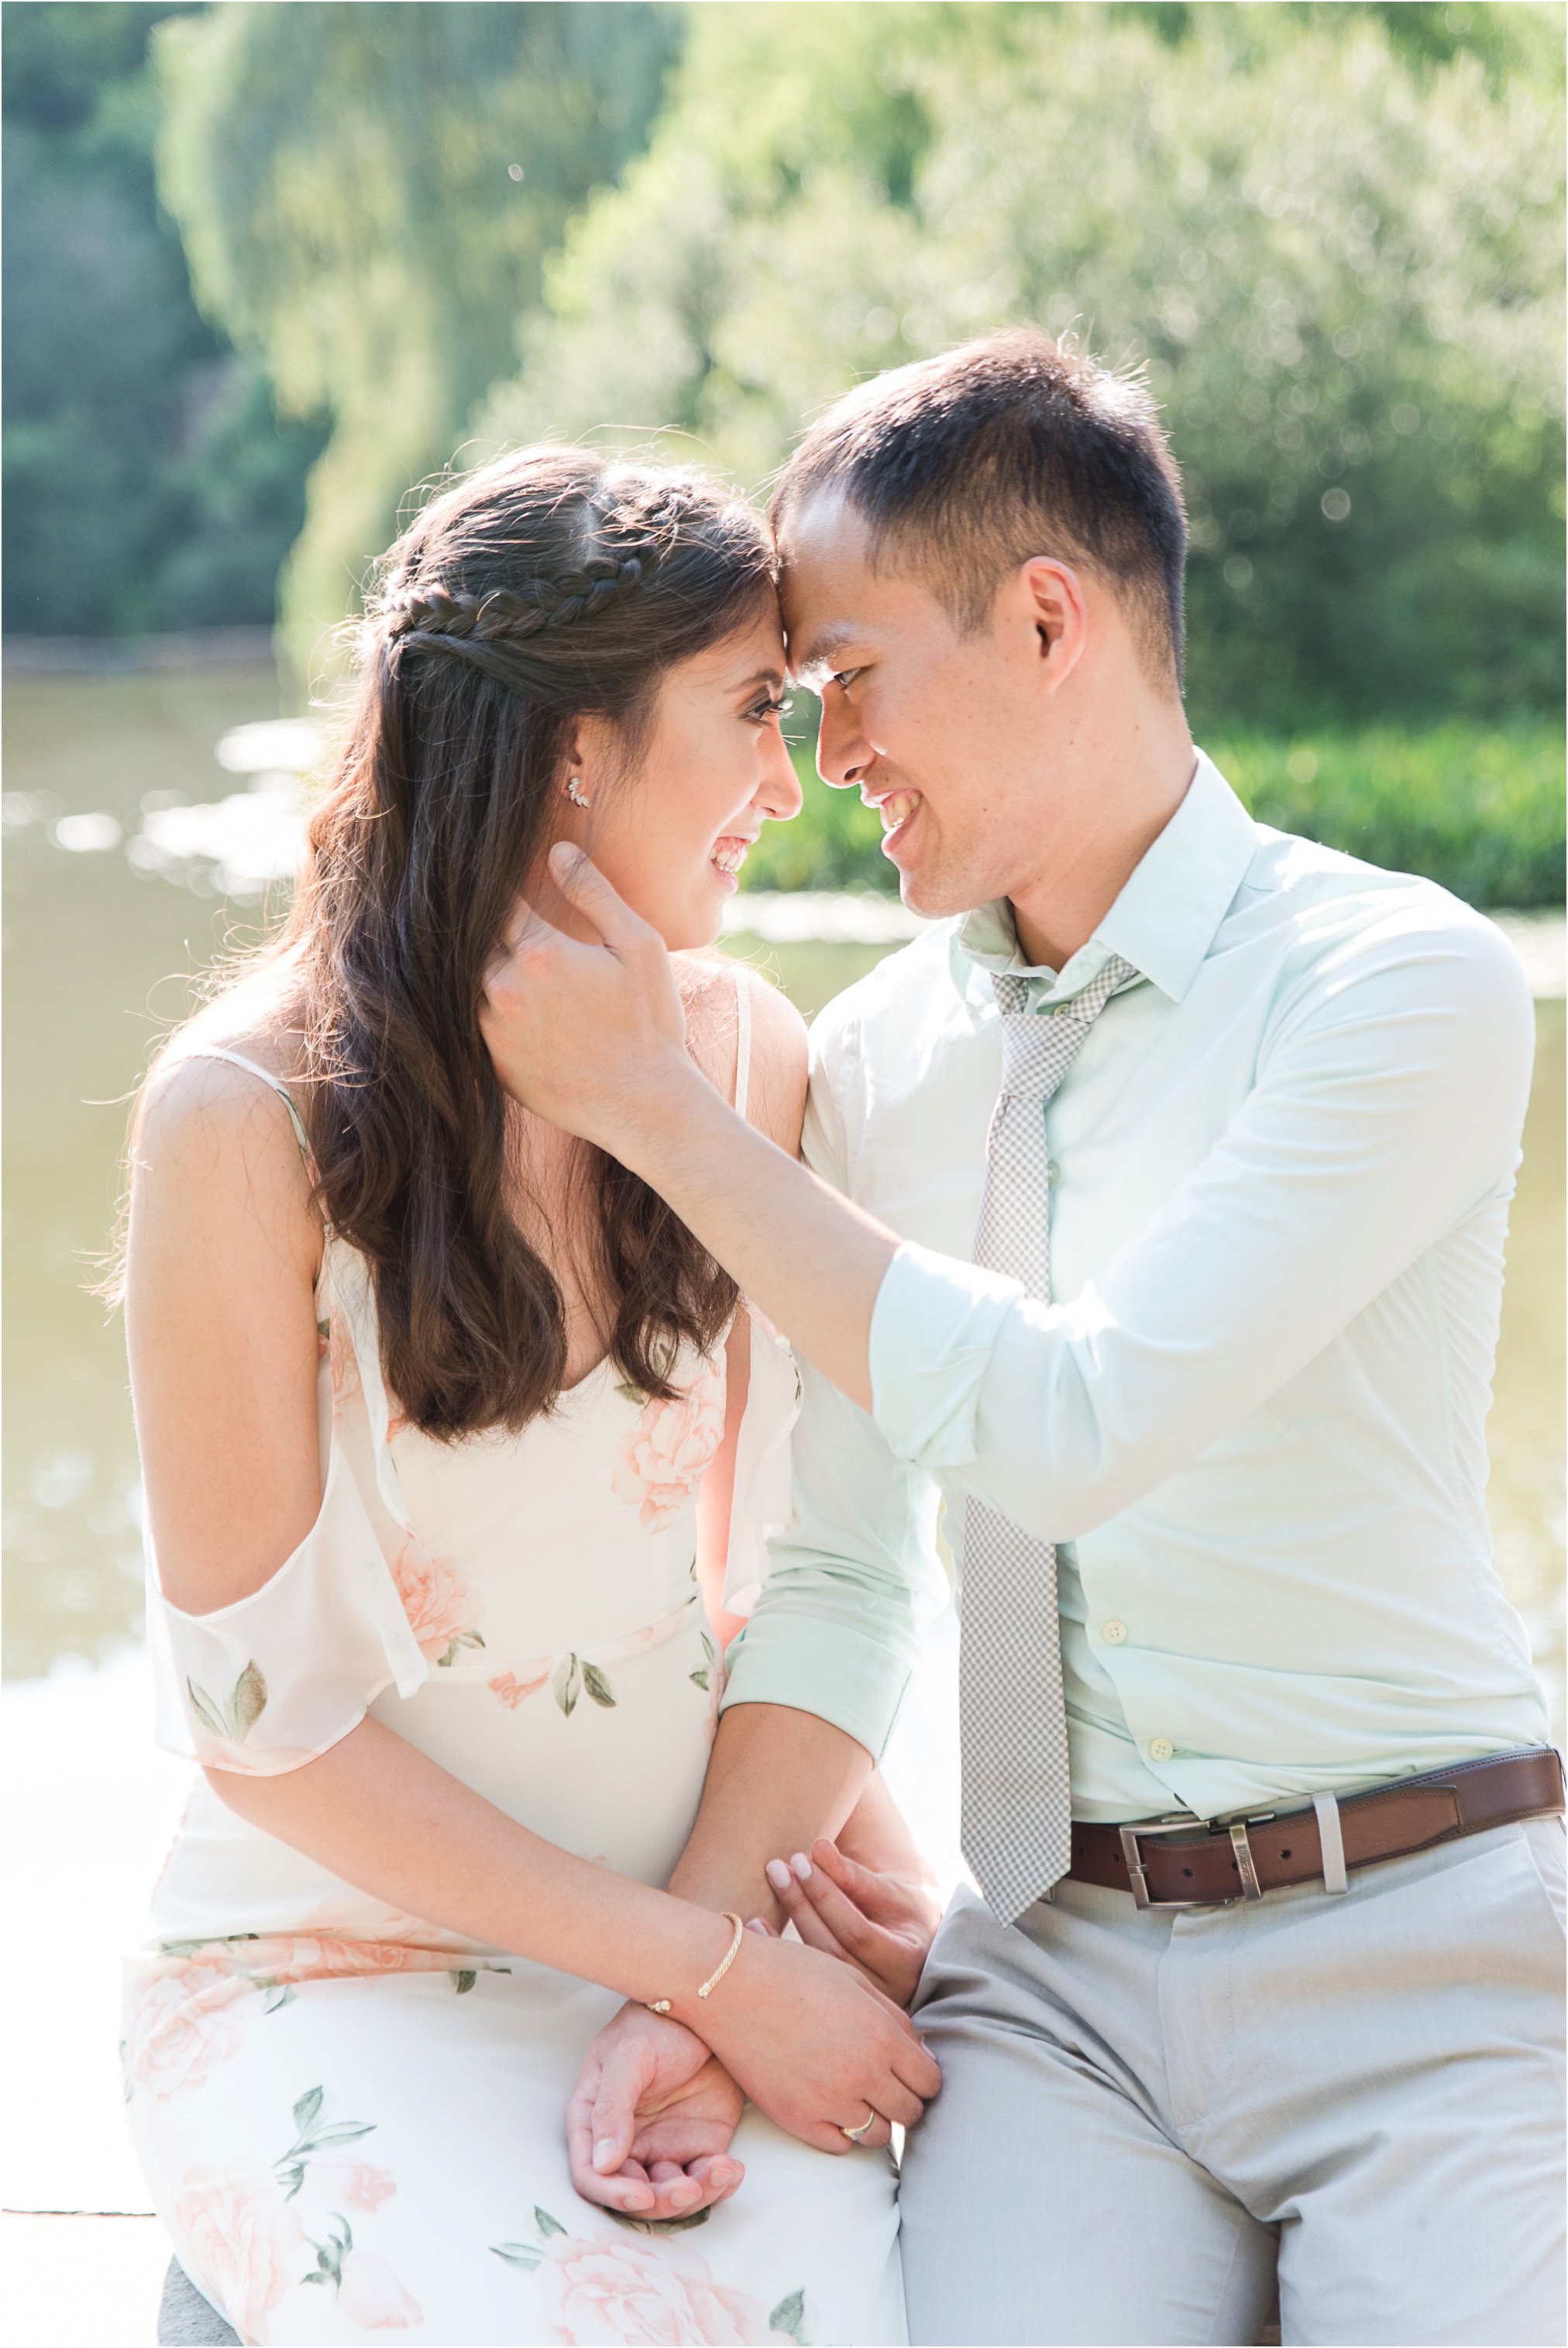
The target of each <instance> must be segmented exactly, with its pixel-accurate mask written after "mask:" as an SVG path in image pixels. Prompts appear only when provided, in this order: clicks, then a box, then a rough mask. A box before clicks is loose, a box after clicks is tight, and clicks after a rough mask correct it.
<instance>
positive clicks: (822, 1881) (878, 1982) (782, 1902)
mask: <svg viewBox="0 0 1568 2348" xmlns="http://www.w3.org/2000/svg"><path fill="white" fill-rule="evenodd" d="M767 1877H768V1881H769V1882H770V1883H771V1884H772V1886H773V1888H774V1892H775V1893H776V1895H777V1898H778V1903H779V1906H780V1907H781V1908H782V1909H783V1910H784V1914H785V1915H786V1916H787V1917H788V1918H789V1919H790V1921H791V1922H792V1923H793V1924H794V1928H795V1931H797V1932H798V1933H799V1934H800V1937H801V1939H802V1940H803V1941H804V1942H805V1943H806V1946H807V1947H808V1948H813V1949H822V1950H824V1951H825V1952H826V1953H827V1955H829V1956H830V1957H840V1958H842V1959H843V1961H844V1962H845V1963H846V1964H852V1965H857V1966H858V1967H859V1968H860V1971H861V1972H863V1973H864V1974H865V1975H866V1979H867V1980H868V1981H870V1982H872V1983H873V1984H874V1985H875V1987H876V1988H877V1989H879V1990H880V1991H881V1992H882V1994H883V1995H884V1996H885V1997H889V1998H891V1999H892V2001H893V2003H894V2004H895V2005H903V2006H907V2004H908V2003H909V2001H910V1999H911V1998H912V1997H913V1996H914V1994H915V1992H916V1991H917V1989H918V1987H919V1985H920V1974H921V1971H922V1969H923V1968H924V1965H925V1962H926V1958H927V1952H929V1950H930V1946H931V1942H932V1941H934V1940H935V1938H936V1935H937V1927H938V1924H939V1923H940V1922H941V1921H942V1904H941V1901H940V1900H938V1897H937V1892H936V1887H935V1886H934V1884H932V1883H931V1882H929V1881H928V1880H926V1879H920V1878H917V1877H915V1876H912V1875H894V1874H889V1873H881V1872H878V1871H876V1870H875V1869H871V1868H869V1867H862V1866H860V1865H859V1864H858V1862H857V1861H856V1860H855V1859H846V1858H845V1856H844V1854H843V1852H842V1851H840V1849H838V1846H837V1845H836V1843H832V1842H829V1841H828V1840H827V1839H826V1838H825V1837H824V1838H822V1839H821V1840H820V1841H817V1842H814V1843H813V1844H812V1847H811V1852H810V1856H809V1857H808V1856H807V1855H806V1854H805V1853H804V1851H797V1852H796V1853H795V1855H794V1859H789V1860H785V1859H769V1861H768V1866H767ZM764 1929H765V1928H764Z"/></svg>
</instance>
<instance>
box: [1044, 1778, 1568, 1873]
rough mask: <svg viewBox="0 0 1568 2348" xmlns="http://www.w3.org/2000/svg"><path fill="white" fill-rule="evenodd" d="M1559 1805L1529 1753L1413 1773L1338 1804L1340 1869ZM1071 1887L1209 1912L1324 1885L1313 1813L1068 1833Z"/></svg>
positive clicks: (1554, 1782)
mask: <svg viewBox="0 0 1568 2348" xmlns="http://www.w3.org/2000/svg"><path fill="white" fill-rule="evenodd" d="M1562 1807H1563V1764H1562V1761H1561V1760H1560V1759H1559V1757H1558V1756H1557V1754H1556V1753H1555V1752H1554V1751H1553V1748H1552V1747H1551V1746H1546V1747H1545V1748H1544V1749H1543V1750H1542V1751H1540V1752H1532V1753H1499V1754H1495V1755H1492V1756H1490V1757H1489V1758H1488V1759H1486V1760H1484V1761H1461V1762H1460V1764H1459V1765H1458V1766H1457V1767H1455V1768H1452V1769H1433V1770H1431V1771H1430V1773H1429V1774H1428V1775H1427V1776H1424V1777H1402V1778H1401V1779H1400V1780H1399V1783H1398V1784H1397V1785H1393V1786H1378V1787H1373V1789H1372V1790H1371V1792H1370V1793H1366V1794H1348V1795H1347V1796H1346V1797H1345V1798H1344V1799H1343V1800H1342V1801H1341V1802H1340V1803H1339V1805H1338V1809H1339V1831H1340V1835H1341V1838H1342V1839H1343V1842H1344V1850H1345V1865H1346V1867H1347V1868H1348V1869H1349V1868H1357V1867H1373V1866H1376V1865H1377V1863H1378V1860H1379V1859H1407V1858H1409V1855H1410V1854H1411V1852H1413V1851H1418V1850H1430V1849H1432V1847H1433V1845H1434V1844H1437V1843H1441V1842H1458V1841H1460V1839H1461V1838H1463V1837H1464V1836H1466V1835H1476V1834H1484V1833H1485V1832H1486V1831H1487V1829H1488V1828H1490V1827H1502V1826H1511V1825H1512V1824H1513V1823H1514V1822H1515V1821H1516V1820H1518V1819H1520V1818H1548V1817H1550V1816H1551V1815H1552V1814H1553V1812H1554V1811H1560V1810H1561V1809H1562ZM1068 1873H1069V1875H1070V1876H1071V1878H1072V1879H1073V1881H1074V1882H1077V1883H1098V1884H1100V1885H1101V1886H1102V1888H1103V1889H1105V1890H1111V1891H1130V1892H1131V1893H1132V1897H1133V1899H1134V1900H1136V1901H1137V1903H1138V1905H1139V1907H1140V1908H1210V1907H1225V1906H1228V1905H1229V1904H1230V1903H1231V1902H1232V1901H1233V1900H1261V1899H1262V1898H1263V1896H1264V1894H1265V1893H1266V1892H1268V1891H1278V1890H1283V1889H1284V1887H1285V1886H1286V1884H1288V1883H1312V1882H1315V1881H1321V1880H1322V1878H1323V1846H1322V1842H1321V1840H1320V1838H1319V1835H1318V1828H1317V1811H1316V1809H1310V1810H1290V1811H1285V1812H1278V1811H1274V1810H1266V1811H1264V1812H1263V1813H1262V1814H1261V1816H1259V1817H1255V1818H1245V1819H1238V1820H1237V1821H1236V1822H1235V1824H1234V1825H1222V1826H1213V1825H1211V1824H1209V1823H1208V1821H1207V1820H1205V1819H1203V1818H1184V1817H1178V1818H1151V1819H1149V1820H1147V1821H1143V1822H1140V1824H1138V1825H1137V1826H1131V1827H1110V1826H1081V1825H1075V1826H1074V1827H1073V1829H1072V1864H1071V1867H1070V1868H1069V1869H1068Z"/></svg>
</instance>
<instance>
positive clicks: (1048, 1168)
mask: <svg viewBox="0 0 1568 2348" xmlns="http://www.w3.org/2000/svg"><path fill="white" fill-rule="evenodd" d="M1045 1179H1046V1180H1047V1181H1048V1182H1060V1181H1061V1167H1060V1166H1059V1165H1058V1164H1057V1162H1056V1160H1055V1159H1054V1158H1048V1159H1046V1161H1045Z"/></svg>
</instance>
